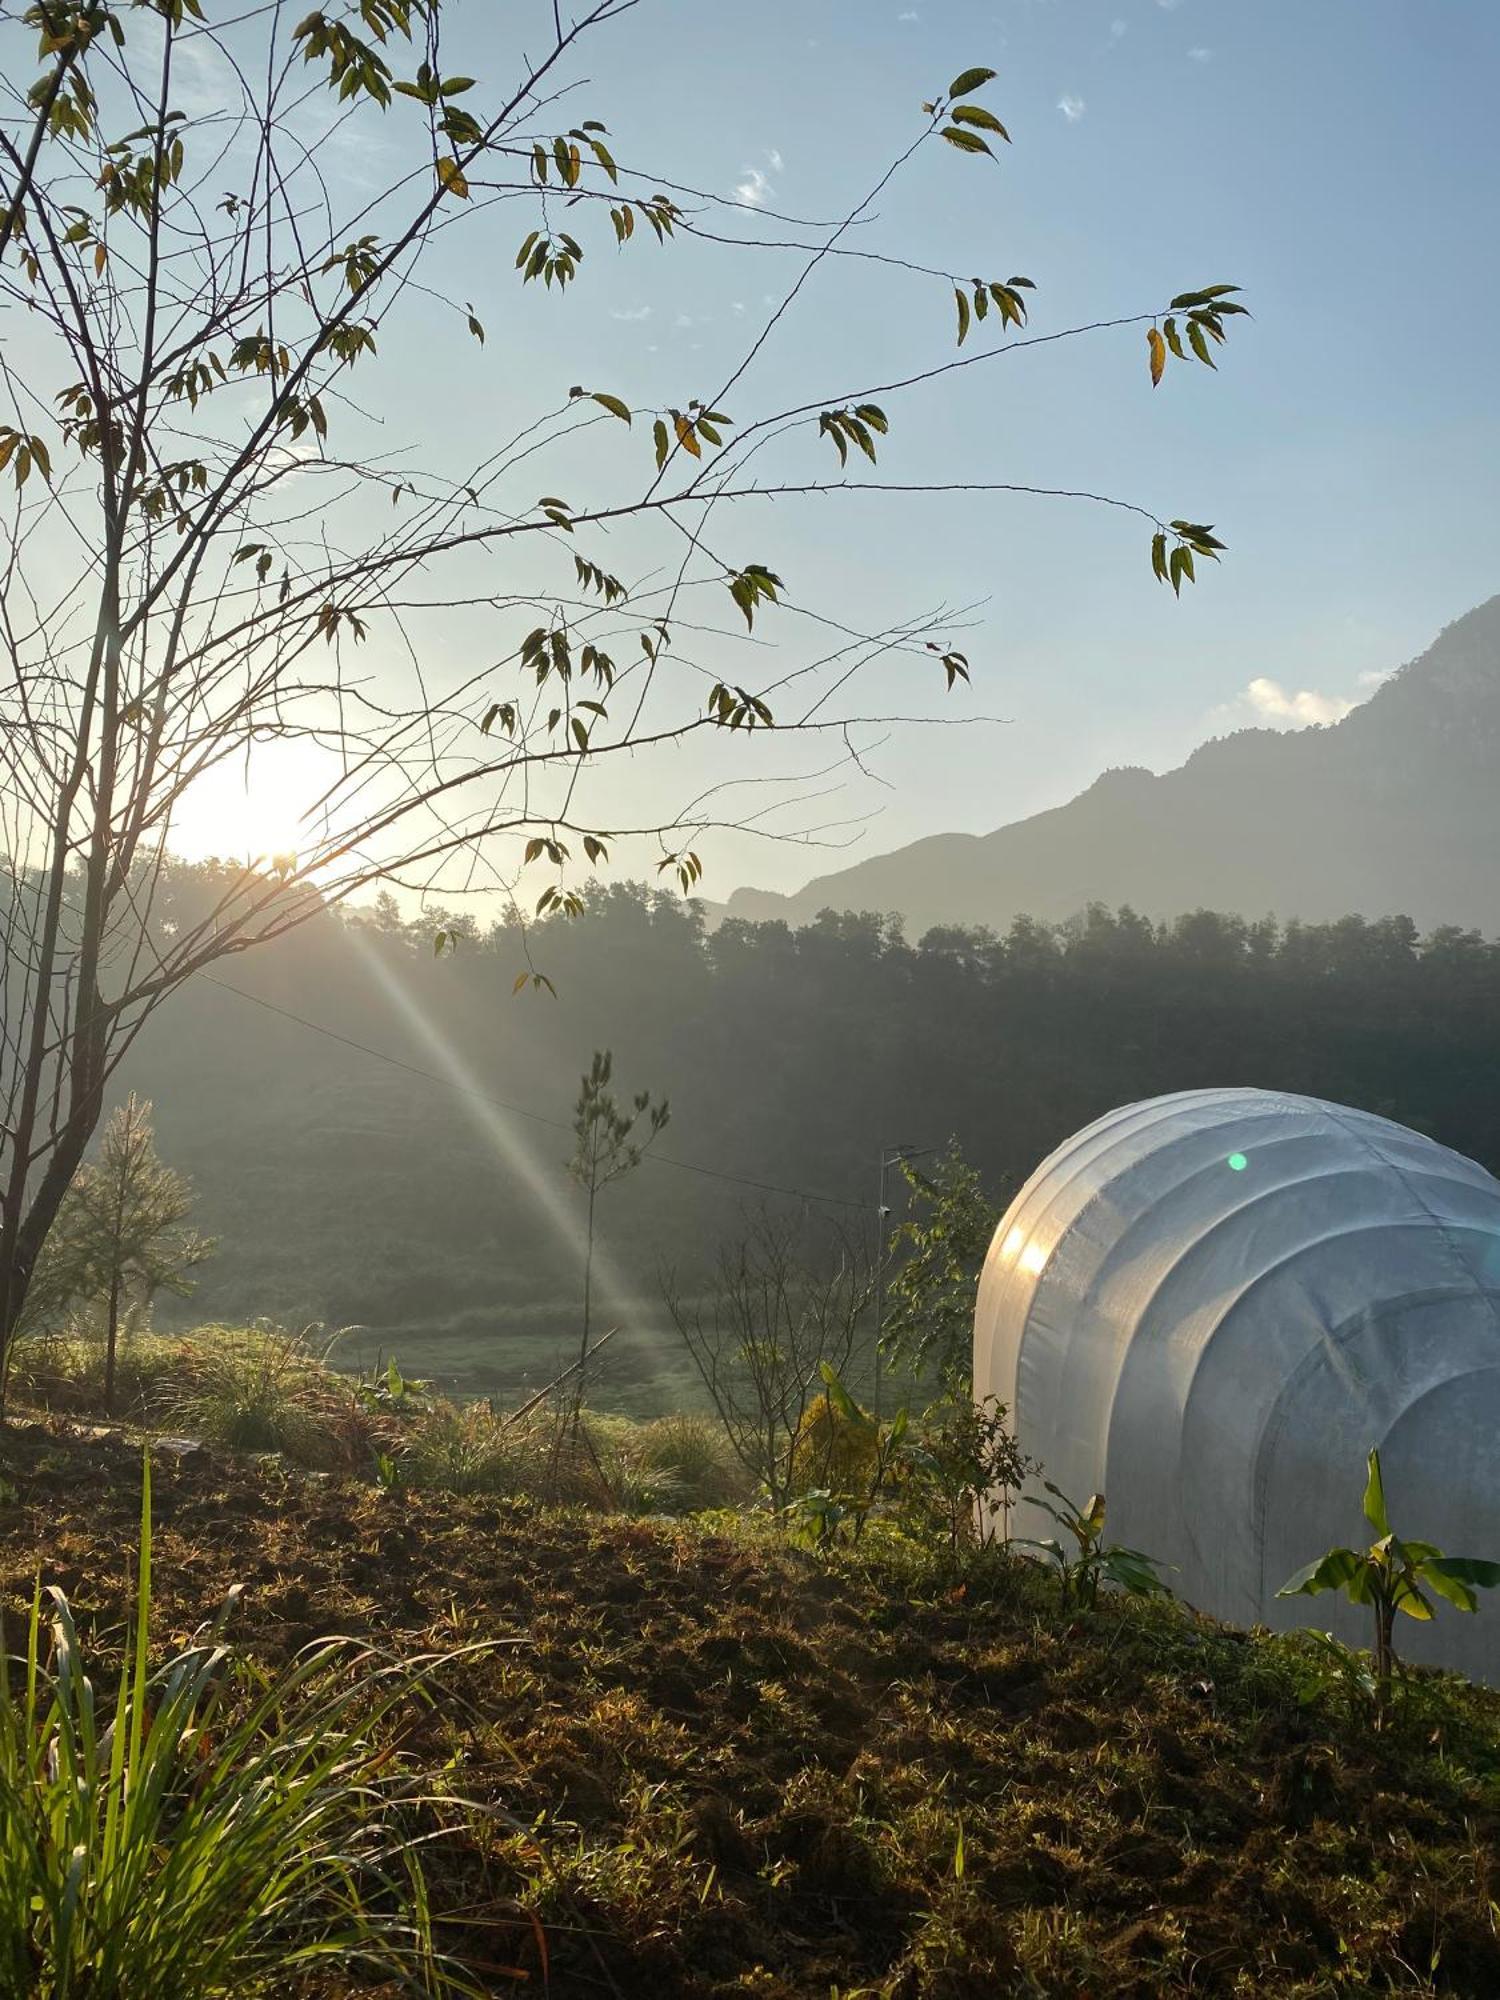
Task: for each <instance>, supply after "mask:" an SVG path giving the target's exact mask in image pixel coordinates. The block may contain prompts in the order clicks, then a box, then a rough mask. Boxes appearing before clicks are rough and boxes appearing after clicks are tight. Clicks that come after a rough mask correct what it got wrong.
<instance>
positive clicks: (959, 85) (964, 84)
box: [948, 69, 995, 97]
mask: <svg viewBox="0 0 1500 2000" xmlns="http://www.w3.org/2000/svg"><path fill="white" fill-rule="evenodd" d="M994 76H995V71H994V70H992V69H966V70H964V71H963V73H962V74H961V75H960V76H956V77H954V79H953V81H952V83H950V84H949V86H948V95H949V96H950V97H967V96H968V94H969V92H970V91H971V90H978V89H979V87H980V85H981V84H986V83H990V82H992V81H993V79H994Z"/></svg>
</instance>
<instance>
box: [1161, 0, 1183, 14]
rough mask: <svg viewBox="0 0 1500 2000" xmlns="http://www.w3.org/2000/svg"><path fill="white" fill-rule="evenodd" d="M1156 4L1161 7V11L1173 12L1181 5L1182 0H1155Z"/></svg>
mask: <svg viewBox="0 0 1500 2000" xmlns="http://www.w3.org/2000/svg"><path fill="white" fill-rule="evenodd" d="M1156 4H1157V6H1158V7H1160V8H1161V10H1162V12H1163V13H1166V14H1175V13H1176V12H1177V9H1178V8H1179V7H1180V6H1181V5H1182V0H1156Z"/></svg>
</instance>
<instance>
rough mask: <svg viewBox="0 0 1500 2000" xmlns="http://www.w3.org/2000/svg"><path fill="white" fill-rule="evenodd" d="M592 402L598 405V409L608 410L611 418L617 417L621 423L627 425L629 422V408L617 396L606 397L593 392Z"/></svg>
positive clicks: (599, 392)
mask: <svg viewBox="0 0 1500 2000" xmlns="http://www.w3.org/2000/svg"><path fill="white" fill-rule="evenodd" d="M593 400H594V401H595V402H596V403H597V404H598V405H599V407H600V409H602V410H608V411H609V414H610V415H611V416H612V417H619V418H620V420H621V421H622V422H623V423H627V424H628V423H629V422H630V407H629V405H628V404H626V403H622V402H621V401H620V398H619V397H618V396H606V395H604V394H603V393H602V391H599V390H595V392H594V397H593Z"/></svg>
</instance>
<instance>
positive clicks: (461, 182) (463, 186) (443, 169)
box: [437, 159, 469, 201]
mask: <svg viewBox="0 0 1500 2000" xmlns="http://www.w3.org/2000/svg"><path fill="white" fill-rule="evenodd" d="M437 177H438V182H439V184H440V186H441V187H442V189H443V192H444V193H445V194H456V195H457V196H458V198H459V200H460V201H467V200H468V199H469V183H468V182H467V181H466V180H465V179H464V176H463V170H462V169H461V168H460V166H459V164H458V162H457V160H446V159H445V160H439V161H438V163H437Z"/></svg>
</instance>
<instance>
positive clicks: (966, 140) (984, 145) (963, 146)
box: [938, 125, 995, 159]
mask: <svg viewBox="0 0 1500 2000" xmlns="http://www.w3.org/2000/svg"><path fill="white" fill-rule="evenodd" d="M938 137H939V138H940V139H946V140H947V141H948V144H949V145H950V146H956V147H957V148H958V150H959V152H961V153H989V154H990V158H991V159H994V157H995V156H994V154H993V153H990V148H989V142H988V141H987V140H985V139H981V138H980V136H979V134H978V133H977V132H966V131H965V130H964V128H963V127H962V125H945V126H944V127H943V129H942V131H941V132H940V133H939V134H938Z"/></svg>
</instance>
